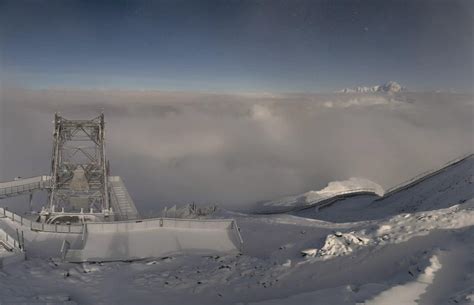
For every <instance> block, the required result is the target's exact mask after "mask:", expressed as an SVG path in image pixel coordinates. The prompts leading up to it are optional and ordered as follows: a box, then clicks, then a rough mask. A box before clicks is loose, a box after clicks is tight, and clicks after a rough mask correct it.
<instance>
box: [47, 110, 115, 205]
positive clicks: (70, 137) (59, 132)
mask: <svg viewBox="0 0 474 305" xmlns="http://www.w3.org/2000/svg"><path fill="white" fill-rule="evenodd" d="M104 127H105V122H104V115H103V114H101V115H100V116H98V117H96V118H94V119H91V120H68V119H65V118H63V117H61V116H59V115H58V114H55V117H54V134H53V137H54V142H53V157H52V170H51V192H50V196H49V203H48V207H47V210H49V211H50V212H51V211H54V210H56V211H62V210H63V209H64V211H65V212H81V211H84V212H89V211H90V210H91V209H92V210H94V211H95V212H102V211H105V210H108V209H109V205H110V204H109V190H108V183H107V172H108V166H107V161H106V158H105V142H104V131H105V129H104Z"/></svg>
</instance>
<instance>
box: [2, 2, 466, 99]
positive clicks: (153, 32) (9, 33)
mask: <svg viewBox="0 0 474 305" xmlns="http://www.w3.org/2000/svg"><path fill="white" fill-rule="evenodd" d="M473 12H474V4H473V2H472V1H467V0H466V1H457V0H454V1H452V0H451V1H448V0H444V1H439V0H435V1H422V0H420V1H403V0H397V1H391V0H389V1H334V0H328V1H120V0H118V1H72V0H67V1H41V0H37V1H6V0H0V77H1V81H2V87H5V86H14V87H23V88H43V89H45V88H46V89H47V88H73V89H104V88H106V89H111V88H113V89H132V90H133V89H139V90H142V89H145V90H149V89H152V90H172V91H173V90H175V91H203V92H324V91H332V90H335V89H340V88H342V87H352V86H356V85H375V84H380V83H383V82H386V81H388V80H395V81H398V82H399V83H401V84H402V85H403V86H406V87H408V88H410V89H412V90H434V89H441V90H457V91H472V87H473V86H472V84H473V82H474V81H473V65H474V64H473V52H474V50H473V19H474V18H473Z"/></svg>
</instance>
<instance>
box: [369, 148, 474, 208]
mask: <svg viewBox="0 0 474 305" xmlns="http://www.w3.org/2000/svg"><path fill="white" fill-rule="evenodd" d="M473 156H474V154H473V153H467V154H464V155H462V156H460V157H457V158H455V159H452V160H450V161H448V162H446V163H444V164H443V165H441V166H439V167H437V168H435V169H431V170H428V171H425V172H423V173H421V174H418V175H416V176H414V177H412V178H410V179H408V180H405V181H403V182H401V183H399V184H397V185H395V186H393V187H391V188H389V189H388V190H387V191H386V192H385V195H384V196H382V197H381V198H379V199H377V200H382V199H385V198H387V197H389V196H391V195H393V194H395V193H397V192H399V191H401V190H404V189H407V188H409V187H412V186H414V185H416V184H418V183H420V182H422V181H424V180H426V179H428V178H430V177H432V176H434V175H436V174H438V173H440V172H443V171H444V170H446V169H447V168H449V167H451V166H454V165H456V164H458V163H460V162H462V161H464V160H466V159H469V158H471V157H473Z"/></svg>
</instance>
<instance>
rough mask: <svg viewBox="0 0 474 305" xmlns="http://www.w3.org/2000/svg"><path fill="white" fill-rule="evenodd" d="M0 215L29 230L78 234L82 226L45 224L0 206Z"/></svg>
mask: <svg viewBox="0 0 474 305" xmlns="http://www.w3.org/2000/svg"><path fill="white" fill-rule="evenodd" d="M0 217H5V218H8V219H10V220H12V221H14V222H17V223H19V224H20V225H21V226H22V227H27V228H29V229H30V230H31V231H39V232H55V233H75V234H80V233H82V230H83V228H84V225H82V224H81V225H72V224H71V225H60V224H47V223H43V222H36V221H31V220H29V219H28V218H25V217H23V216H21V215H18V214H15V213H13V212H10V211H8V210H7V209H5V208H0Z"/></svg>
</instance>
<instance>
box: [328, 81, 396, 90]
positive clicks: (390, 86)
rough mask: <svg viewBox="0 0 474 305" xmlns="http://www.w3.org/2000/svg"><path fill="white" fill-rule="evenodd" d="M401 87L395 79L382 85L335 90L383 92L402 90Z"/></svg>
mask: <svg viewBox="0 0 474 305" xmlns="http://www.w3.org/2000/svg"><path fill="white" fill-rule="evenodd" d="M402 90H403V88H402V86H400V84H398V83H397V82H395V81H388V82H386V83H385V84H383V85H376V86H358V87H355V88H344V89H341V90H339V91H337V92H340V93H354V92H356V93H376V92H383V93H397V92H400V91H402Z"/></svg>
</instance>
